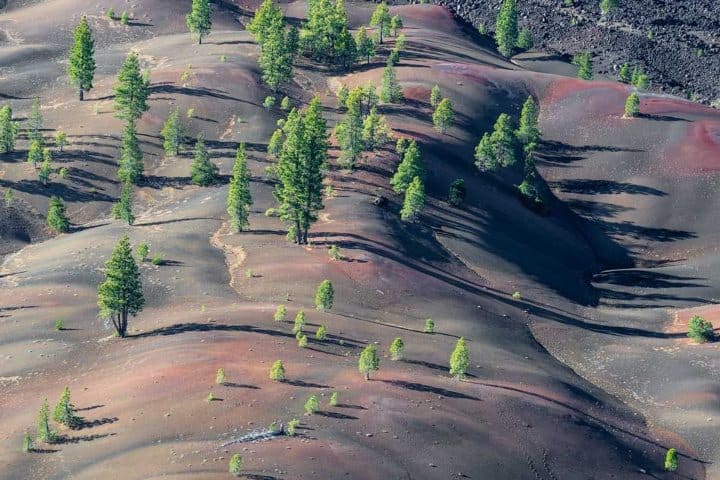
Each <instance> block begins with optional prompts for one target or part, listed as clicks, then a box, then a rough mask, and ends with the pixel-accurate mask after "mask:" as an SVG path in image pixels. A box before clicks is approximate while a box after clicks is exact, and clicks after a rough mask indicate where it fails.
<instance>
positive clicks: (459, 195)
mask: <svg viewBox="0 0 720 480" xmlns="http://www.w3.org/2000/svg"><path fill="white" fill-rule="evenodd" d="M464 201H465V180H463V179H462V178H457V179H455V180H453V181H452V183H451V184H450V188H449V189H448V203H449V204H450V205H452V206H453V207H459V206H460V205H462V204H463V202H464Z"/></svg>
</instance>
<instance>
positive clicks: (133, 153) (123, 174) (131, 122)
mask: <svg viewBox="0 0 720 480" xmlns="http://www.w3.org/2000/svg"><path fill="white" fill-rule="evenodd" d="M144 170H145V165H144V163H143V153H142V150H140V143H139V142H138V138H137V133H136V131H135V119H133V118H128V120H127V123H126V124H125V131H124V132H123V138H122V144H121V146H120V159H119V160H118V172H117V176H118V178H119V179H120V180H121V181H122V182H123V183H128V182H129V183H132V184H136V185H137V183H138V182H139V181H140V179H141V178H142V175H143V172H144Z"/></svg>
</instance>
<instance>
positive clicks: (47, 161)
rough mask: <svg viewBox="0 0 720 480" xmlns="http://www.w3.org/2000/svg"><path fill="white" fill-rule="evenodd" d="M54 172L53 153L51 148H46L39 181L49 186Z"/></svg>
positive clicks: (39, 172)
mask: <svg viewBox="0 0 720 480" xmlns="http://www.w3.org/2000/svg"><path fill="white" fill-rule="evenodd" d="M52 171H53V169H52V153H51V152H50V149H49V148H44V149H43V162H42V163H41V164H40V170H39V171H38V179H39V180H40V183H42V184H43V185H45V186H47V184H48V182H49V181H50V175H51V174H52Z"/></svg>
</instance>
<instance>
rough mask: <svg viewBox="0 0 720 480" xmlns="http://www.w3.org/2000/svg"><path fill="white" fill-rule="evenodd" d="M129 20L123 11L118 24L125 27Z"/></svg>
mask: <svg viewBox="0 0 720 480" xmlns="http://www.w3.org/2000/svg"><path fill="white" fill-rule="evenodd" d="M129 19H130V17H129V16H128V13H127V12H126V11H125V10H123V12H122V14H121V15H120V23H122V24H123V25H127V24H128V20H129Z"/></svg>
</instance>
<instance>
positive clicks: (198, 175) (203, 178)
mask: <svg viewBox="0 0 720 480" xmlns="http://www.w3.org/2000/svg"><path fill="white" fill-rule="evenodd" d="M190 178H191V179H192V182H193V183H194V184H195V185H200V186H201V187H207V186H208V185H212V184H213V183H215V182H217V180H218V167H217V165H215V164H214V163H213V162H212V161H210V154H209V153H208V151H207V148H205V141H204V140H203V137H202V134H200V135H198V137H197V141H196V142H195V159H194V160H193V162H192V164H191V165H190Z"/></svg>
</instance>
